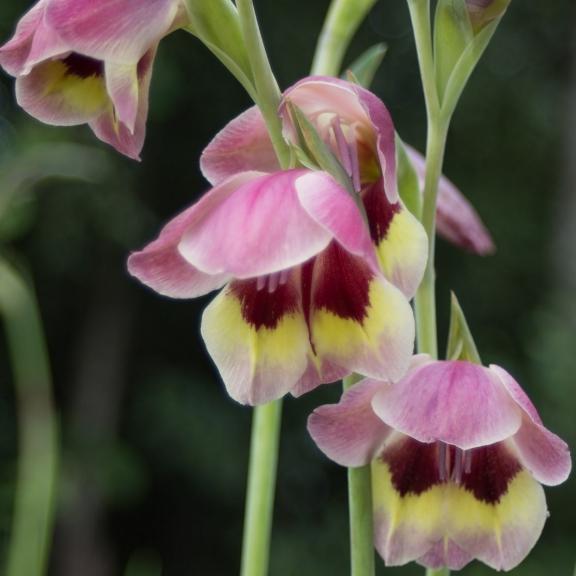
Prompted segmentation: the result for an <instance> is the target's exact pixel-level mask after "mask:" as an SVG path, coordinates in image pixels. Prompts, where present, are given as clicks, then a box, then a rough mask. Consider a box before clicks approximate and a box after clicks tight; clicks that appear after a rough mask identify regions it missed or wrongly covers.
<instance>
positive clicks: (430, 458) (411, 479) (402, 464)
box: [380, 437, 441, 496]
mask: <svg viewBox="0 0 576 576" xmlns="http://www.w3.org/2000/svg"><path fill="white" fill-rule="evenodd" d="M380 458H381V459H382V461H384V462H385V463H386V464H388V469H389V470H390V474H391V476H392V485H393V486H394V489H395V490H396V491H397V492H398V493H399V494H400V496H406V495H407V494H414V495H416V496H417V495H418V494H422V493H423V492H426V490H429V489H430V488H432V486H434V485H436V484H440V483H441V480H440V471H439V467H438V446H437V445H436V444H424V443H422V442H417V441H416V440H414V439H413V438H409V437H405V438H403V439H402V440H399V441H398V442H395V443H394V444H392V445H391V446H387V447H386V448H385V449H384V452H383V453H382V455H381V456H380Z"/></svg>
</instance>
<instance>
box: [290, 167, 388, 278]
mask: <svg viewBox="0 0 576 576" xmlns="http://www.w3.org/2000/svg"><path fill="white" fill-rule="evenodd" d="M296 190H297V191H298V198H299V199H300V203H301V204H302V206H303V208H304V209H305V210H306V212H307V213H308V215H309V216H311V217H312V218H313V219H314V220H315V221H316V222H318V224H320V225H321V226H323V227H325V228H326V230H328V231H329V232H330V233H331V234H332V235H333V236H334V239H335V240H336V241H337V242H338V243H339V244H340V245H341V246H343V247H344V248H345V249H346V250H347V251H348V252H351V253H352V254H355V255H356V256H360V257H362V258H364V259H365V260H366V261H367V262H368V263H369V264H370V265H371V266H372V267H373V269H374V270H378V269H379V268H378V263H377V260H376V252H375V250H374V245H373V244H372V240H371V238H370V233H369V230H368V225H367V223H366V222H365V221H364V219H363V218H362V214H361V212H360V210H359V208H358V206H357V205H356V203H355V202H354V200H353V199H352V198H351V196H350V195H349V194H348V193H347V192H346V190H344V188H342V186H340V184H338V183H337V182H336V181H335V180H334V179H333V178H332V177H331V176H329V175H328V174H326V173H325V172H309V173H307V174H305V175H304V176H302V177H301V178H299V179H298V180H297V181H296Z"/></svg>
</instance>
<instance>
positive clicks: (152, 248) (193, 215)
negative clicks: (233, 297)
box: [128, 173, 255, 298]
mask: <svg viewBox="0 0 576 576" xmlns="http://www.w3.org/2000/svg"><path fill="white" fill-rule="evenodd" d="M253 178H255V175H254V173H245V174H240V175H238V176H235V177H234V178H231V179H229V180H228V181H227V182H225V183H223V184H221V185H220V186H216V187H215V188H213V189H212V190H210V192H208V193H207V194H206V195H204V196H203V197H202V198H201V199H200V200H199V201H198V202H197V203H196V204H194V205H193V206H191V207H190V208H188V209H187V210H185V211H184V212H182V213H181V214H179V215H178V216H176V218H174V219H173V220H171V221H170V222H169V223H168V224H167V225H166V226H165V227H164V228H163V229H162V231H161V232H160V235H159V236H158V238H157V239H156V240H154V241H153V242H151V243H150V244H148V246H146V247H145V248H144V249H143V250H141V251H139V252H134V253H132V255H131V256H130V258H129V260H128V270H129V272H130V274H132V275H133V276H135V277H136V278H138V279H139V280H140V281H141V282H143V283H144V284H146V285H147V286H150V288H152V289H154V290H156V291H157V292H159V293H160V294H164V295H165V296H171V297H172V298H194V297H196V296H201V295H203V294H207V293H208V292H211V291H212V290H215V289H217V288H220V287H221V286H223V285H224V284H225V283H226V281H227V280H228V279H229V276H227V275H222V274H220V275H219V274H216V275H210V274H205V273H203V272H200V271H199V270H197V269H196V268H194V267H193V266H192V265H191V264H190V263H189V262H188V261H187V260H185V259H184V258H183V257H182V256H181V254H180V252H179V251H178V245H179V243H180V240H181V238H182V236H183V234H184V233H185V232H186V230H187V228H188V226H191V225H193V224H194V223H195V222H196V221H198V220H201V219H202V218H203V217H204V216H205V215H206V214H207V213H209V212H211V211H212V210H214V209H215V207H217V206H218V205H220V204H221V203H222V202H223V201H224V200H225V199H226V198H228V197H229V196H230V195H231V194H232V193H233V192H234V191H235V190H236V188H237V187H238V186H241V185H242V184H243V183H245V182H247V181H250V180H251V179H253Z"/></svg>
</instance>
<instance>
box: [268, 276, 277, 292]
mask: <svg viewBox="0 0 576 576" xmlns="http://www.w3.org/2000/svg"><path fill="white" fill-rule="evenodd" d="M279 282H280V272H274V274H270V276H268V293H269V294H272V293H273V292H276V288H278V284H279Z"/></svg>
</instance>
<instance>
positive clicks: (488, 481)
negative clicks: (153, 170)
mask: <svg viewBox="0 0 576 576" xmlns="http://www.w3.org/2000/svg"><path fill="white" fill-rule="evenodd" d="M471 464H472V466H471V471H470V473H469V474H463V475H462V486H463V487H464V488H466V490H468V491H470V492H472V493H473V494H474V496H475V497H476V498H477V499H478V500H481V501H482V502H486V503H487V504H497V503H498V502H499V501H500V498H501V497H502V496H503V495H504V494H506V492H507V490H508V485H509V484H510V482H511V481H512V480H513V479H514V477H515V476H516V475H517V474H518V473H519V472H520V471H521V470H522V466H520V463H519V462H518V460H517V459H516V458H514V456H512V454H510V452H509V451H508V450H507V449H506V447H505V446H503V445H502V444H493V445H492V446H483V447H482V448H475V449H474V450H472V463H471Z"/></svg>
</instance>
